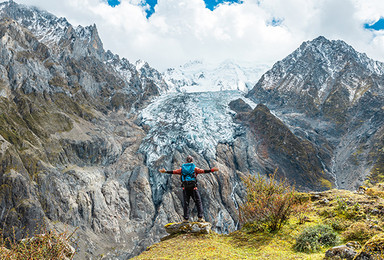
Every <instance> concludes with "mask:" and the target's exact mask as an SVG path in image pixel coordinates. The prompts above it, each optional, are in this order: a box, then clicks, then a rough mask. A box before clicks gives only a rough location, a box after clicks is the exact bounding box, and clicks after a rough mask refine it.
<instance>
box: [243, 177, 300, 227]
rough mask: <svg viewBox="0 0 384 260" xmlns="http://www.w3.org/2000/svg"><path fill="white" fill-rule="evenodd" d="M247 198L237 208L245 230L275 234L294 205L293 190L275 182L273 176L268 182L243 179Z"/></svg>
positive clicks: (255, 178) (284, 181)
mask: <svg viewBox="0 0 384 260" xmlns="http://www.w3.org/2000/svg"><path fill="white" fill-rule="evenodd" d="M243 181H244V183H245V186H246V190H247V197H246V201H245V202H244V203H243V204H242V205H241V206H240V208H239V215H240V220H241V223H242V224H245V225H244V228H245V229H248V230H249V231H258V230H264V231H269V232H272V231H276V230H280V229H281V227H282V226H283V225H284V224H285V223H286V222H287V220H288V219H289V217H290V216H291V215H292V213H294V211H295V206H296V205H298V202H297V200H296V199H295V196H294V194H295V190H294V188H293V187H291V186H289V185H288V184H287V181H286V180H283V181H280V182H278V181H277V180H276V179H275V176H274V174H273V175H272V176H270V178H269V179H266V178H263V177H261V176H260V175H258V176H257V177H255V176H249V177H247V178H244V179H243Z"/></svg>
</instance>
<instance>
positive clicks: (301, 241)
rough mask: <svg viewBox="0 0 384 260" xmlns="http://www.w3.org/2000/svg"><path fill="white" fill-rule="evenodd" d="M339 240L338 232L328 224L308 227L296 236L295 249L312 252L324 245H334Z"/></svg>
mask: <svg viewBox="0 0 384 260" xmlns="http://www.w3.org/2000/svg"><path fill="white" fill-rule="evenodd" d="M337 242H338V237H337V234H336V232H335V231H334V230H333V229H332V228H331V227H330V226H328V225H324V224H320V225H317V226H313V227H308V228H306V229H304V230H303V232H302V233H301V234H300V235H299V236H298V237H297V238H296V244H295V246H294V248H295V250H297V251H299V252H307V253H312V252H316V251H319V250H320V249H321V248H322V247H324V246H334V245H335V244H336V243H337Z"/></svg>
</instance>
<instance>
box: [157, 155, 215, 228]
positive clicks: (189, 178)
mask: <svg viewBox="0 0 384 260" xmlns="http://www.w3.org/2000/svg"><path fill="white" fill-rule="evenodd" d="M186 161H187V162H186V163H184V164H183V165H182V166H181V168H180V169H177V170H173V171H166V170H165V169H160V170H159V171H160V172H161V173H168V174H177V175H181V177H180V178H181V182H182V187H183V200H184V203H183V209H184V216H183V217H184V220H183V222H188V221H189V201H190V199H191V197H192V199H193V201H194V202H195V204H196V207H197V217H198V219H197V221H199V222H204V219H203V204H202V203H201V197H200V193H199V190H198V189H197V180H196V176H197V175H198V174H200V173H210V172H217V171H218V170H219V169H218V168H217V167H213V168H212V169H210V170H202V169H199V168H197V167H196V166H195V164H194V163H193V158H192V156H188V157H187V160H186Z"/></svg>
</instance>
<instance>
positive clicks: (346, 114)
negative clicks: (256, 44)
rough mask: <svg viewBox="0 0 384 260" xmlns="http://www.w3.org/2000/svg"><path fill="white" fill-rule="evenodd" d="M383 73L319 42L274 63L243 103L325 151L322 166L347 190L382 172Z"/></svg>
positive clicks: (383, 67)
mask: <svg viewBox="0 0 384 260" xmlns="http://www.w3.org/2000/svg"><path fill="white" fill-rule="evenodd" d="M383 71H384V64H383V63H381V62H377V61H373V60H372V59H369V58H368V57H367V56H366V55H365V54H361V53H358V52H356V51H355V50H354V49H353V48H352V47H351V46H349V45H347V44H346V43H345V42H343V41H329V40H327V39H325V38H324V37H318V38H316V39H314V40H313V41H309V42H305V43H303V44H302V45H301V46H300V47H299V48H298V49H297V50H296V51H294V52H293V53H292V54H291V55H289V56H287V57H286V58H285V59H283V60H282V61H279V62H277V63H276V64H275V65H274V66H273V68H272V69H271V70H270V71H268V72H267V73H265V74H264V75H263V76H262V77H261V79H260V80H259V82H258V83H257V84H256V85H255V87H254V88H253V89H252V90H251V91H250V92H249V93H248V95H247V97H248V98H252V99H253V100H254V101H255V102H262V103H265V104H266V105H267V106H268V107H270V108H271V109H272V110H273V111H274V112H275V113H276V115H278V116H279V118H281V119H282V120H283V121H284V122H285V123H286V124H288V125H290V127H291V129H293V130H294V133H296V134H297V135H299V136H301V137H303V138H305V139H308V140H310V141H311V142H314V143H317V145H318V146H321V147H323V148H324V149H326V150H328V154H329V155H330V156H329V157H328V159H325V160H324V164H325V165H326V168H327V169H328V171H329V172H330V173H332V174H333V175H334V176H335V178H336V179H338V180H337V181H336V186H337V187H340V188H347V189H351V188H354V187H357V186H359V185H360V184H361V183H362V182H363V180H364V179H365V178H366V177H367V176H369V175H370V174H371V173H372V172H374V171H377V170H376V169H381V170H382V169H383V168H382V164H381V162H380V161H381V159H380V158H382V152H381V150H380V148H379V147H380V146H381V143H382V140H383V134H382V133H383V124H382V122H383V119H384V109H383V106H382V104H383V101H384V88H383V86H384V76H383V75H384V74H383ZM303 129H305V130H304V131H303Z"/></svg>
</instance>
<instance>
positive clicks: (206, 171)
mask: <svg viewBox="0 0 384 260" xmlns="http://www.w3.org/2000/svg"><path fill="white" fill-rule="evenodd" d="M217 171H219V168H217V167H213V168H212V169H209V170H203V169H200V168H197V167H196V168H195V173H197V174H200V173H210V172H217Z"/></svg>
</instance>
